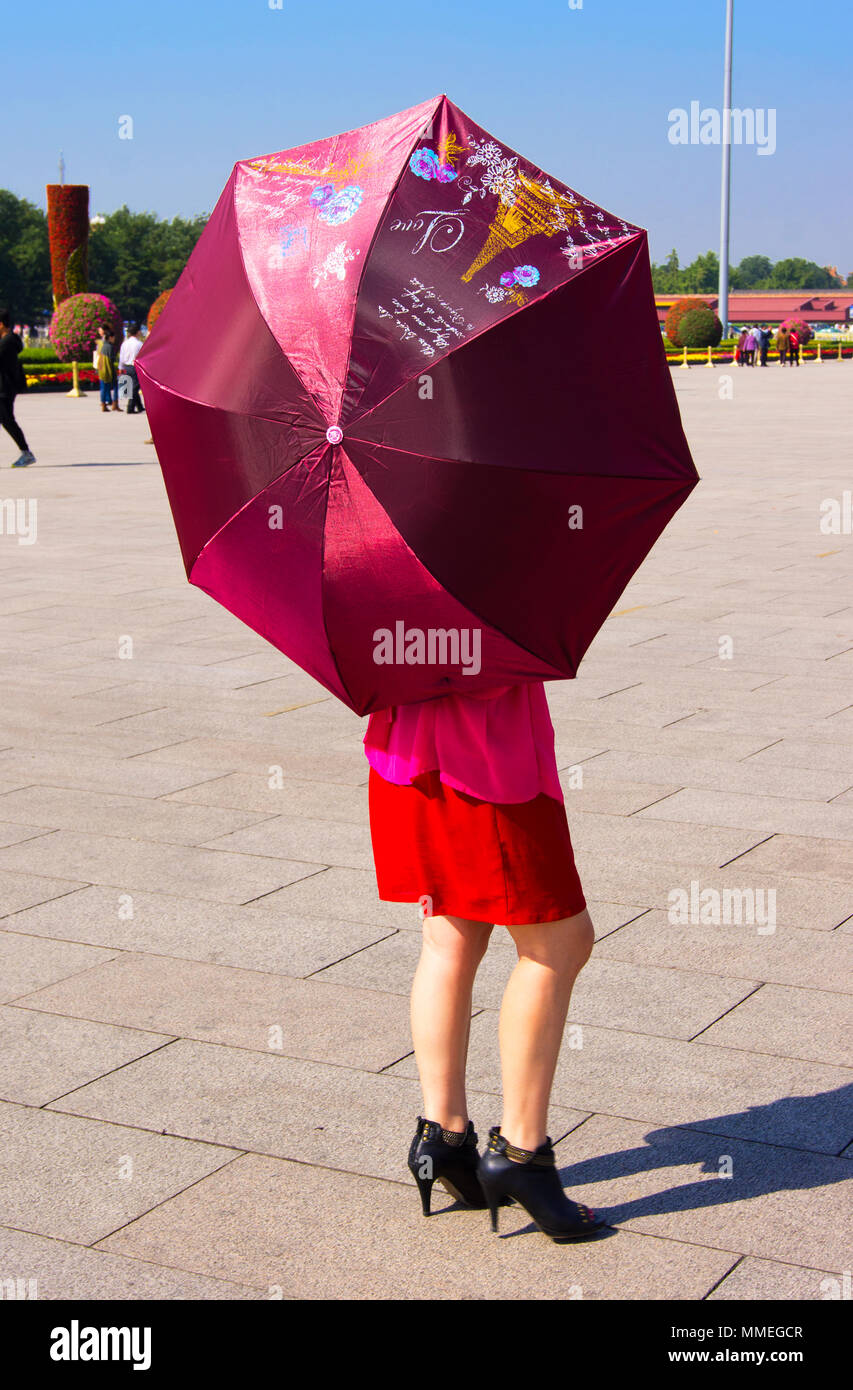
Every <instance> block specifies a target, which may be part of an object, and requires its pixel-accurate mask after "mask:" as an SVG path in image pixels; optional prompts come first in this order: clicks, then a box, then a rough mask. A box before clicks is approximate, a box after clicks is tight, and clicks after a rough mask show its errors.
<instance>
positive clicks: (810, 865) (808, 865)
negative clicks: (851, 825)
mask: <svg viewBox="0 0 853 1390" xmlns="http://www.w3.org/2000/svg"><path fill="white" fill-rule="evenodd" d="M741 863H742V864H743V866H744V868H745V869H746V870H747V872H751V871H752V870H753V869H757V870H759V872H760V871H762V870H770V871H777V870H778V871H779V872H780V873H785V874H796V875H801V876H813V877H814V878H830V879H839V880H841V881H842V882H844V883H850V885H851V887H850V897H849V899H848V905H849V906H853V855H851V853H850V844H849V841H844V840H830V839H816V838H814V837H813V836H808V837H807V836H804V835H774V836H773V837H772V838H771V839H768V840H766V841H765V842H764V843H763V844H761V845H757V846H756V847H755V848H754V849H753V850H751V851H750V852H749V853H748V854H745V855H744V857H743V859H742V860H741Z"/></svg>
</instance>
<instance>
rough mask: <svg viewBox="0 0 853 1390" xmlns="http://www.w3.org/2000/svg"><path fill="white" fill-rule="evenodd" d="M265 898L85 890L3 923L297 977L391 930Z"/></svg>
mask: <svg viewBox="0 0 853 1390" xmlns="http://www.w3.org/2000/svg"><path fill="white" fill-rule="evenodd" d="M264 901H265V900H264V899H263V898H262V899H261V900H260V902H258V903H254V904H250V905H249V906H248V907H239V906H233V905H229V904H219V903H201V902H195V901H193V900H192V899H191V898H179V897H167V896H166V895H165V894H160V893H138V892H134V893H132V894H127V893H119V892H118V890H117V889H115V888H97V887H86V888H80V889H78V890H77V892H69V893H66V894H65V895H64V896H63V897H61V898H54V899H52V900H51V901H49V902H42V903H40V904H39V905H38V906H36V907H33V908H30V909H25V910H22V911H20V912H17V913H16V914H15V915H14V916H13V917H8V918H6V919H5V922H4V925H6V926H7V928H8V929H9V930H15V931H18V932H21V933H24V934H26V936H27V937H28V938H29V937H40V936H45V937H53V938H58V939H60V940H69V941H78V942H87V943H89V944H91V945H94V946H104V947H112V948H115V949H116V950H121V951H144V952H145V953H146V954H149V955H155V956H177V957H180V958H182V959H184V960H197V961H207V962H208V963H209V964H211V965H233V966H237V967H239V968H242V969H249V970H263V971H270V972H272V973H273V974H278V975H296V976H301V977H304V976H306V975H312V974H313V973H314V972H315V971H319V970H322V969H323V968H324V967H325V966H327V965H331V964H334V962H335V961H339V960H341V959H342V958H345V957H347V956H349V955H352V954H353V953H355V952H360V951H363V950H364V948H365V947H366V946H370V945H372V944H373V943H374V942H377V941H381V940H382V938H383V937H384V936H387V935H389V933H390V932H391V931H393V928H390V927H381V926H371V925H369V924H367V923H364V922H356V921H352V920H351V919H350V918H349V917H344V916H342V917H336V918H322V917H297V916H290V915H288V914H287V913H284V912H270V911H266V910H265V908H264ZM129 909H130V910H131V911H132V915H129Z"/></svg>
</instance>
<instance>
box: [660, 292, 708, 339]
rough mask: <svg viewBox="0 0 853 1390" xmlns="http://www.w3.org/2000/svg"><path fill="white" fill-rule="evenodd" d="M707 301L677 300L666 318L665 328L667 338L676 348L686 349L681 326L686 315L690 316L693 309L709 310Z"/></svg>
mask: <svg viewBox="0 0 853 1390" xmlns="http://www.w3.org/2000/svg"><path fill="white" fill-rule="evenodd" d="M707 308H708V301H707V299H677V300H676V301H675V303H674V304H673V305H672V307H671V308H670V310H669V312H668V313H667V316H666V322H665V324H664V327H665V329H666V336H667V337H668V338H669V341H670V342H671V343H674V344H675V346H676V347H684V343H683V342H682V340H681V334H680V331H679V325H680V324H681V320H682V319H683V318H684V315H685V314H689V313H690V312H691V310H693V309H707Z"/></svg>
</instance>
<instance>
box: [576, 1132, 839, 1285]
mask: <svg viewBox="0 0 853 1390" xmlns="http://www.w3.org/2000/svg"><path fill="white" fill-rule="evenodd" d="M557 1152H558V1162H559V1164H560V1177H561V1179H562V1182H563V1185H564V1186H565V1188H566V1190H567V1191H568V1193H569V1195H570V1196H573V1195H574V1196H575V1200H583V1201H586V1202H587V1203H588V1205H590V1206H592V1207H594V1208H595V1209H596V1210H598V1209H601V1210H602V1211H604V1212H606V1214H607V1216H608V1219H609V1220H610V1221H612V1222H613V1223H614V1224H615V1225H618V1226H619V1228H620V1233H621V1232H622V1231H624V1230H626V1229H628V1230H631V1231H642V1232H643V1233H644V1234H646V1235H656V1236H663V1237H667V1238H671V1239H674V1240H684V1241H693V1242H695V1243H696V1244H697V1246H702V1247H706V1248H707V1247H711V1248H716V1249H727V1250H736V1251H738V1252H739V1253H741V1254H745V1255H755V1256H759V1257H763V1258H767V1259H775V1260H789V1261H791V1262H792V1263H795V1264H798V1265H809V1266H814V1267H815V1268H818V1269H823V1270H829V1271H831V1272H835V1273H839V1272H840V1271H841V1270H843V1269H845V1268H848V1267H849V1259H850V1195H849V1188H848V1187H847V1186H846V1185H845V1184H847V1183H849V1177H848V1167H847V1164H846V1163H845V1162H844V1161H843V1160H842V1159H839V1158H833V1157H825V1156H821V1155H818V1154H814V1153H803V1152H801V1151H799V1150H796V1149H788V1148H783V1147H779V1146H774V1145H771V1144H769V1143H761V1144H751V1143H744V1142H742V1141H740V1140H735V1139H732V1138H731V1137H725V1138H723V1137H722V1136H719V1135H713V1136H712V1135H709V1134H697V1133H696V1132H695V1131H690V1130H685V1129H678V1128H671V1127H666V1128H661V1129H654V1130H651V1131H650V1130H649V1129H648V1127H647V1126H644V1125H639V1124H634V1123H631V1122H630V1121H628V1120H624V1119H619V1118H613V1117H610V1116H606V1115H593V1116H592V1118H591V1119H589V1120H587V1121H586V1122H585V1123H584V1124H582V1125H579V1126H578V1127H577V1128H576V1129H574V1130H573V1131H572V1132H571V1133H570V1134H569V1135H567V1136H566V1138H565V1139H564V1140H563V1141H562V1143H561V1144H560V1146H559V1149H558V1151H557ZM726 1160H728V1161H726ZM721 1171H731V1174H732V1176H731V1177H730V1178H724V1177H720V1176H719V1174H720V1172H721ZM575 1194H580V1195H579V1196H578V1195H575Z"/></svg>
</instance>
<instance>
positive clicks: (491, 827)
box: [368, 767, 586, 927]
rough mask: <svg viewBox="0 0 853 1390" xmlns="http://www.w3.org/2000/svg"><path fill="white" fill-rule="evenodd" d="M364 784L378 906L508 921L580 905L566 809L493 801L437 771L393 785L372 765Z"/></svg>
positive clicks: (549, 916)
mask: <svg viewBox="0 0 853 1390" xmlns="http://www.w3.org/2000/svg"><path fill="white" fill-rule="evenodd" d="M368 790H369V806H370V834H371V839H372V842H373V862H374V864H375V866H376V881H377V885H378V888H379V897H380V898H381V899H382V901H383V902H398V903H399V902H402V903H410V902H422V906H423V915H424V916H429V917H467V918H469V919H470V920H471V921H475V922H493V923H497V924H499V925H501V926H513V927H515V926H525V925H526V924H528V923H533V922H556V921H559V919H560V918H562V917H574V916H575V914H576V913H578V912H582V911H583V909H584V908H585V907H586V899H585V898H584V895H583V889H582V888H581V882H580V878H579V877H578V871H577V869H576V867H575V858H574V853H573V851H572V842H571V839H570V837H569V826H568V821H567V820H566V811H565V807H564V806H563V804H562V802H560V801H555V800H554V798H553V797H551V796H546V795H545V794H544V793H542V794H540V795H539V796H537V797H535V798H534V799H533V800H532V801H523V802H517V803H513V804H504V805H495V804H494V803H493V802H491V801H478V800H476V799H475V798H474V797H473V796H467V795H466V794H465V793H464V792H458V791H455V790H454V788H453V787H448V786H445V784H444V783H443V782H442V781H441V780H440V778H439V774H438V772H429V773H426V774H424V775H423V776H422V777H419V778H418V779H417V782H415V783H413V784H412V785H411V786H399V785H397V784H396V783H394V782H386V781H385V779H384V778H383V777H380V775H379V773H378V772H376V770H375V769H374V768H372V767H371V769H370V780H369V783H368Z"/></svg>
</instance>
